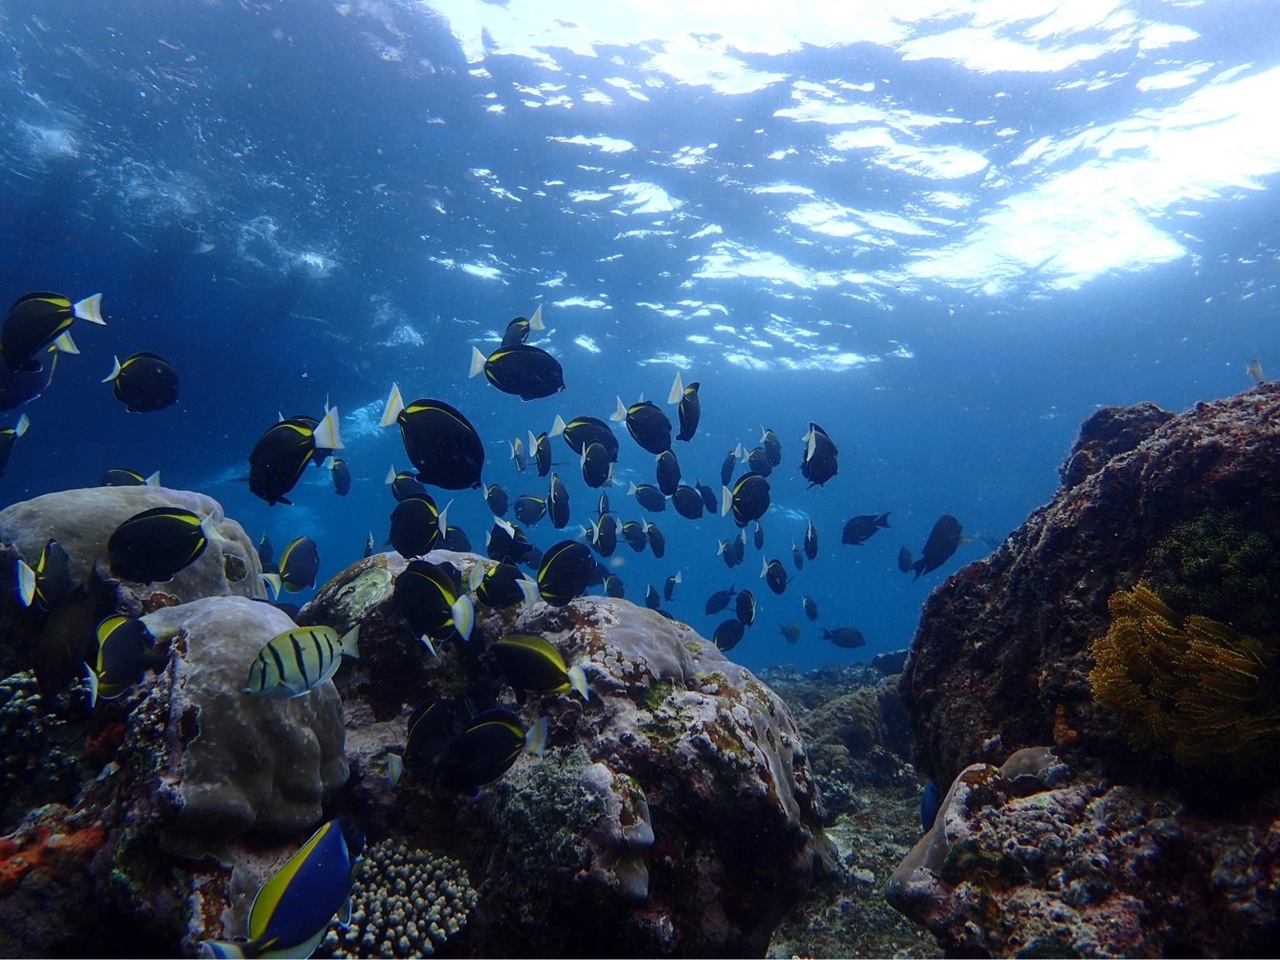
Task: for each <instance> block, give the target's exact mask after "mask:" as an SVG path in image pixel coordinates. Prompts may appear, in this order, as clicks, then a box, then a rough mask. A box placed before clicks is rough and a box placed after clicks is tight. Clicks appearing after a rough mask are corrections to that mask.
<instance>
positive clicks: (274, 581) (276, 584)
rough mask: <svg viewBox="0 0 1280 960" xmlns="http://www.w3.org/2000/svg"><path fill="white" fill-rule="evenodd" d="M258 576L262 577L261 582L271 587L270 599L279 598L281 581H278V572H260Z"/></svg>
mask: <svg viewBox="0 0 1280 960" xmlns="http://www.w3.org/2000/svg"><path fill="white" fill-rule="evenodd" d="M260 576H261V577H262V582H263V583H265V584H266V585H267V586H268V587H270V588H271V599H272V600H279V599H280V586H281V582H280V574H278V573H263V574H260Z"/></svg>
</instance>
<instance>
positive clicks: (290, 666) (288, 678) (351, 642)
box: [244, 624, 360, 700]
mask: <svg viewBox="0 0 1280 960" xmlns="http://www.w3.org/2000/svg"><path fill="white" fill-rule="evenodd" d="M359 633H360V626H359V624H357V625H356V626H354V627H352V628H351V629H350V630H349V631H347V633H345V634H344V635H343V636H342V637H341V638H339V637H338V631H337V630H335V629H333V627H294V628H293V629H292V630H286V631H285V632H284V633H281V634H277V635H276V636H274V637H272V638H271V639H270V640H268V641H267V643H266V645H265V646H263V648H262V649H261V650H260V651H259V652H258V658H257V659H256V660H254V661H253V666H251V667H250V668H249V680H248V682H247V683H246V684H245V687H244V692H245V693H249V694H253V695H255V696H259V697H269V698H271V699H273V700H287V699H288V698H290V697H301V696H304V695H306V694H308V693H310V692H311V691H312V690H314V689H315V688H316V687H318V686H320V684H322V683H324V682H325V681H326V680H329V679H331V678H332V677H333V675H334V673H336V672H337V670H338V663H339V662H340V661H341V660H342V657H343V655H344V654H345V655H346V656H348V657H359V656H360V650H359V648H358V647H357V646H356V638H357V637H358V635H359Z"/></svg>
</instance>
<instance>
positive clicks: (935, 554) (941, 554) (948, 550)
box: [911, 513, 960, 582]
mask: <svg viewBox="0 0 1280 960" xmlns="http://www.w3.org/2000/svg"><path fill="white" fill-rule="evenodd" d="M959 545H960V521H959V520H957V519H956V518H955V517H953V516H951V514H949V513H944V514H943V515H942V516H940V517H939V518H938V522H937V523H935V524H934V525H933V530H931V531H930V532H929V539H928V540H926V541H925V544H924V549H923V550H921V551H920V559H919V560H917V561H916V562H915V563H913V564H912V565H911V569H912V570H914V571H915V572H916V575H915V576H914V577H912V578H911V579H912V581H913V582H914V581H916V580H919V579H920V575H921V574H922V573H929V572H930V571H933V570H937V569H938V568H939V567H940V566H942V565H943V564H944V563H946V562H947V561H948V560H949V559H951V555H952V554H953V553H955V552H956V547H958V546H959Z"/></svg>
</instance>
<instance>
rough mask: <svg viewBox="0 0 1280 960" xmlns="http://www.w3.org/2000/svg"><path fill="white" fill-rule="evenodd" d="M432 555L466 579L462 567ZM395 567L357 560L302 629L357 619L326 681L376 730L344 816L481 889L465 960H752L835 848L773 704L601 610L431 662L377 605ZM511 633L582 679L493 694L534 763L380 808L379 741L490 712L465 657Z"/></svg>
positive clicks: (531, 618) (753, 688)
mask: <svg viewBox="0 0 1280 960" xmlns="http://www.w3.org/2000/svg"><path fill="white" fill-rule="evenodd" d="M431 559H432V560H434V561H437V562H439V561H441V560H444V559H448V560H450V561H452V562H454V563H456V564H457V565H459V566H460V567H461V568H462V569H463V572H464V573H465V571H466V569H467V568H468V567H469V566H470V565H471V564H472V563H475V562H476V561H477V559H478V558H476V557H474V556H471V555H462V554H446V553H444V552H437V553H435V554H433V555H432V556H431ZM402 568H403V563H402V561H401V560H400V559H399V558H398V557H395V556H388V555H381V556H375V557H370V558H367V559H366V560H363V561H360V562H358V563H357V564H354V565H353V566H352V567H351V568H349V569H348V570H347V571H345V572H344V573H342V574H339V576H338V577H335V578H334V580H333V581H331V582H330V583H329V584H327V585H326V586H325V587H324V588H323V589H322V590H321V591H320V593H319V594H318V595H317V597H316V599H315V600H314V601H313V602H312V603H311V604H310V605H308V607H306V608H304V609H303V611H302V614H301V616H302V618H303V619H304V620H306V619H308V618H314V619H317V620H319V621H322V622H325V623H329V624H331V625H333V626H334V627H335V628H336V629H339V630H343V629H346V627H347V626H348V625H349V624H350V623H352V622H354V620H355V617H353V616H351V615H348V614H346V613H345V612H344V611H345V608H346V607H347V606H348V605H354V607H356V608H358V611H359V619H360V622H361V650H362V656H361V661H360V663H359V665H358V666H357V667H356V669H354V670H352V671H350V672H348V673H347V674H346V676H345V677H343V676H341V675H340V676H339V678H338V680H339V684H340V688H341V689H345V690H347V691H349V692H350V694H351V700H350V701H349V702H348V707H349V709H350V710H351V712H352V713H353V715H357V716H365V717H368V718H369V719H370V720H371V721H374V723H375V724H376V723H383V724H386V725H387V726H386V727H384V728H383V734H384V735H383V736H381V737H379V738H376V739H371V740H369V741H366V742H365V743H366V746H365V747H364V748H363V749H361V748H356V749H354V750H353V756H352V764H353V772H354V775H355V776H354V777H353V780H354V781H356V783H357V787H356V789H355V790H354V791H353V793H352V795H351V796H350V797H349V798H348V800H349V802H350V803H351V804H352V805H354V806H355V807H357V808H359V809H361V810H362V813H363V815H364V817H365V820H366V822H367V823H377V824H386V825H387V827H388V829H390V830H392V831H393V832H394V831H400V832H404V833H410V834H412V835H413V842H414V843H416V844H417V845H420V846H428V847H431V848H432V849H440V850H442V851H443V852H445V853H447V854H449V855H451V856H455V857H457V858H458V859H460V860H461V861H463V862H464V863H465V864H467V867H468V870H469V872H470V873H471V875H472V877H473V878H474V880H475V882H476V884H477V888H478V890H479V893H480V896H479V899H478V901H477V904H476V915H477V919H478V921H479V922H477V923H475V924H473V926H472V928H471V934H470V935H471V943H472V945H473V948H474V949H476V950H477V951H478V952H480V953H481V954H494V955H506V954H512V953H519V954H524V955H530V956H545V955H557V954H560V955H575V956H576V955H596V956H628V955H630V956H636V955H650V956H676V955H680V956H710V955H753V954H754V955H760V954H762V953H763V952H764V950H765V948H766V946H767V944H768V940H769V935H770V932H771V931H772V929H773V927H774V925H775V924H776V923H777V921H778V919H779V918H780V917H781V916H782V914H783V913H784V912H785V911H786V909H787V908H788V907H789V906H790V905H791V904H793V903H794V902H795V901H796V900H797V899H798V898H799V897H800V896H801V895H802V894H803V893H804V891H805V890H806V889H807V887H808V884H809V882H810V878H811V877H812V875H813V873H814V871H815V869H822V868H824V867H825V866H827V865H829V862H830V861H829V858H830V856H831V852H832V850H831V847H830V844H829V843H828V841H827V840H826V838H825V837H824V835H823V833H822V828H821V808H820V802H819V798H818V795H817V791H816V789H815V787H814V784H813V781H812V778H811V776H810V773H809V769H808V764H807V762H806V759H805V751H804V746H803V743H802V741H801V739H800V736H799V732H798V730H797V729H796V726H795V723H794V721H793V719H792V717H791V714H790V711H789V710H788V709H787V707H786V705H785V704H784V703H783V702H782V701H781V700H780V699H779V698H778V697H777V696H776V695H775V694H773V693H772V692H771V691H770V690H769V689H768V687H766V686H765V685H764V684H762V683H761V682H760V681H759V680H757V679H756V678H755V677H754V676H753V675H752V674H751V672H750V671H748V670H746V669H744V668H743V667H740V666H738V665H736V664H734V663H732V662H731V661H729V660H728V659H727V658H725V656H724V655H723V654H722V653H721V652H720V651H719V650H718V649H717V648H716V647H715V646H714V645H713V644H711V643H709V642H708V641H707V640H705V639H703V638H702V637H700V636H699V635H698V634H697V633H696V632H695V631H693V630H692V629H691V628H689V627H687V626H685V625H684V624H680V623H677V622H673V621H670V620H667V619H665V618H663V617H661V616H659V615H658V614H656V613H654V612H653V611H650V610H646V609H643V608H640V607H636V606H635V605H634V604H631V603H629V602H627V601H615V600H609V599H604V598H595V597H583V598H579V599H577V600H574V601H573V602H571V603H570V604H569V605H567V606H565V607H562V608H553V607H550V606H548V605H546V604H542V603H539V604H535V605H534V606H533V607H531V608H527V609H525V608H519V609H515V608H513V609H511V610H506V611H499V612H494V613H482V615H481V617H480V619H479V622H478V624H477V627H476V630H475V632H474V633H473V636H472V638H471V641H470V643H469V644H468V645H467V648H466V650H465V651H464V650H460V649H458V648H456V647H450V648H447V649H445V650H444V652H443V654H442V659H441V660H439V661H437V660H433V659H432V658H431V655H430V654H429V653H428V652H427V651H426V649H425V647H424V646H423V645H422V644H421V643H419V642H418V641H417V640H416V639H415V638H414V637H413V636H412V634H411V633H410V632H409V630H408V627H407V625H406V624H405V623H404V622H403V620H402V619H401V618H400V617H399V615H398V614H397V612H396V610H395V608H394V604H393V603H392V602H391V596H392V589H393V587H392V581H393V577H394V575H395V574H397V573H398V572H399V570H400V569H402ZM509 632H526V633H537V634H540V635H542V636H544V637H546V638H547V639H548V640H550V641H551V642H552V643H553V644H555V645H556V646H557V647H558V648H559V649H560V651H561V653H562V654H563V655H564V656H565V658H566V660H568V661H569V662H570V663H576V664H577V665H579V666H581V667H582V668H583V669H584V671H585V672H586V675H587V677H588V682H589V690H590V698H589V701H588V702H586V703H583V702H582V701H581V699H579V698H578V697H577V696H576V695H570V694H565V695H553V696H546V697H541V698H539V697H527V698H526V699H525V700H524V701H523V703H521V702H517V701H516V700H514V699H513V698H512V696H511V693H510V691H509V690H505V691H504V692H503V693H501V695H500V697H499V703H500V704H501V705H503V706H506V707H508V708H511V709H516V710H519V711H520V712H521V715H522V717H523V719H524V721H525V722H526V723H528V724H532V723H533V722H535V721H536V720H537V719H538V718H539V717H545V718H546V719H547V720H548V727H549V735H548V741H549V746H548V749H547V751H546V753H545V755H544V756H542V757H540V758H534V757H524V758H521V759H520V760H518V761H517V762H516V765H515V766H514V767H513V768H512V769H511V770H509V771H508V772H507V773H506V774H505V775H504V776H503V777H501V778H500V779H499V780H497V781H495V782H493V783H491V784H488V785H485V786H483V787H481V788H480V789H479V791H478V792H477V795H476V796H475V797H465V796H459V795H457V794H451V793H448V792H446V791H443V790H436V789H433V788H431V787H429V786H427V785H424V784H420V783H413V782H411V780H410V778H406V779H405V780H402V781H401V783H400V786H399V788H398V790H397V792H396V794H395V795H390V794H389V793H388V792H387V791H386V789H385V786H384V785H383V783H382V778H381V777H379V776H377V774H378V773H379V771H380V770H381V769H382V766H381V759H380V757H379V755H378V754H379V753H380V752H382V751H383V750H384V749H385V742H386V736H385V734H386V733H387V732H389V731H394V732H398V734H399V736H400V737H401V738H403V730H404V727H403V724H404V718H405V717H406V716H407V713H408V708H409V707H410V706H412V704H413V703H414V702H416V701H417V700H420V699H425V698H428V697H431V696H433V695H435V696H438V695H441V694H442V693H447V694H448V695H461V694H463V693H468V692H469V693H470V694H472V695H474V696H476V697H477V698H478V699H479V700H481V701H483V699H484V698H485V697H492V696H493V691H494V690H496V689H498V685H497V684H495V683H494V678H493V677H491V676H489V675H487V674H486V673H485V672H484V671H483V669H481V668H480V667H479V664H481V663H482V662H483V658H482V657H481V656H479V655H478V651H482V650H483V649H484V648H485V647H486V645H487V644H489V643H491V642H493V641H495V640H496V639H498V637H500V636H501V635H503V634H505V633H509ZM377 678H385V680H386V681H387V682H386V684H385V685H383V684H379V683H378V682H376V680H377ZM379 718H384V719H379ZM353 746H354V744H353ZM744 838H750V840H749V842H744Z"/></svg>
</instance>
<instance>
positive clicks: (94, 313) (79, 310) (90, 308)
mask: <svg viewBox="0 0 1280 960" xmlns="http://www.w3.org/2000/svg"><path fill="white" fill-rule="evenodd" d="M71 312H72V313H74V314H75V315H76V316H77V317H79V318H80V319H81V320H88V321H89V322H90V323H96V324H100V325H102V326H106V323H107V321H105V320H103V319H102V294H100V293H95V294H94V295H93V296H91V297H85V298H84V299H83V300H80V301H78V302H77V303H76V305H75V306H74V307H72V308H71Z"/></svg>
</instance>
